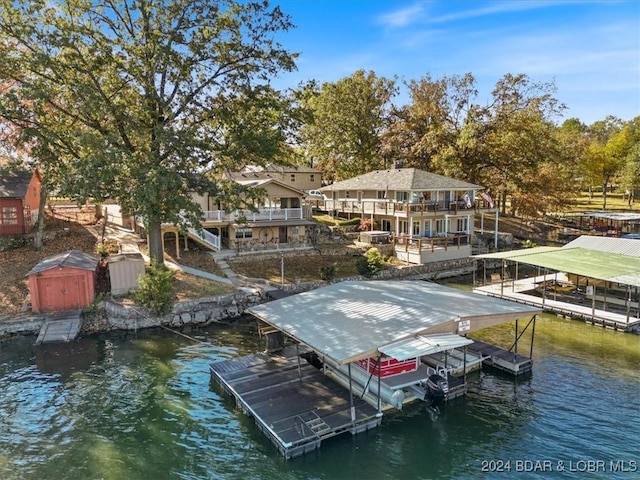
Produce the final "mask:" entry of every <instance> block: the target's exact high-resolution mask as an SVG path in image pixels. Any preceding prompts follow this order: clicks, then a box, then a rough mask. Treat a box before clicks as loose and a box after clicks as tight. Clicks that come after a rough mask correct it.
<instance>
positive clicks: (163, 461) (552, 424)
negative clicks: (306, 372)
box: [0, 315, 640, 479]
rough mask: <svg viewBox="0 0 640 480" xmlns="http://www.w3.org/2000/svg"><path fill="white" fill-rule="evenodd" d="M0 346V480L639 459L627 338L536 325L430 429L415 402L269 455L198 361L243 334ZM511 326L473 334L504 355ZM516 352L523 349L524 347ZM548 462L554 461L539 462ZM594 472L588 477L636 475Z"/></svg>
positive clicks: (445, 471) (23, 341)
mask: <svg viewBox="0 0 640 480" xmlns="http://www.w3.org/2000/svg"><path fill="white" fill-rule="evenodd" d="M190 335H193V337H194V338H195V340H197V341H190V340H188V339H186V338H184V337H182V336H177V335H174V334H171V333H169V332H166V331H141V332H138V333H137V334H135V335H134V334H127V335H122V334H120V335H102V336H99V337H95V338H87V339H83V340H81V341H79V342H77V343H74V344H70V345H68V346H67V347H72V348H71V349H65V348H63V346H54V347H51V346H48V347H46V348H42V347H35V346H33V345H32V343H33V340H34V339H33V338H29V337H27V338H19V339H14V340H11V341H7V342H3V343H0V392H1V393H0V478H6V479H18V478H21V479H42V478H56V479H59V478H68V479H84V478H87V479H89V478H104V479H123V478H126V479H129V478H135V479H146V478H149V479H158V478H176V479H181V478H189V479H193V478H202V479H205V478H206V479H265V478H279V479H280V478H282V479H341V478H345V479H354V478H371V479H427V478H443V479H466V478H478V477H481V476H485V477H486V478H513V477H514V476H515V477H516V478H532V479H533V478H584V476H582V477H581V476H578V477H576V476H575V475H576V474H575V473H574V474H571V475H570V474H567V473H566V472H564V473H561V472H557V471H553V472H545V473H544V474H543V475H541V474H540V473H533V472H519V473H518V475H515V473H516V472H514V471H511V472H507V473H504V474H498V473H496V472H492V473H491V474H489V473H483V472H482V466H483V461H485V462H486V461H490V460H511V461H516V460H530V461H543V460H549V461H553V462H558V461H565V460H566V461H569V460H580V459H583V460H585V459H586V460H604V461H607V462H609V461H610V460H627V461H629V460H638V452H637V442H634V441H631V440H630V439H636V440H637V439H638V438H640V418H639V417H640V416H639V415H638V406H637V394H638V391H639V390H640V389H639V387H640V379H639V376H638V374H637V372H638V368H639V367H640V337H638V336H634V335H629V334H621V333H618V332H613V331H610V330H603V329H600V328H595V327H591V326H587V325H584V324H582V323H580V322H575V321H568V320H563V319H559V318H556V317H553V316H546V315H545V316H542V318H541V319H540V320H539V321H538V322H537V325H536V331H535V337H536V340H535V349H534V371H533V373H532V375H530V376H528V377H526V378H523V379H517V380H514V379H513V378H511V377H509V376H506V375H504V374H500V373H492V372H487V371H484V372H476V373H473V374H471V375H470V376H469V390H468V394H467V396H466V397H464V398H461V399H456V400H454V401H452V402H450V403H448V404H447V405H445V406H444V407H443V408H442V414H441V415H440V416H439V417H438V418H437V419H435V420H433V419H432V418H431V417H430V416H429V415H428V414H427V412H426V411H425V408H424V406H423V405H421V404H416V405H412V406H409V407H408V408H406V409H405V410H404V411H403V412H401V413H395V414H389V415H385V418H384V419H383V423H382V425H381V427H380V428H379V429H378V430H377V431H374V432H369V433H365V434H362V435H357V436H350V435H344V436H340V437H336V438H334V439H331V440H328V441H325V442H324V443H323V446H322V448H321V449H320V450H318V451H316V452H314V453H312V454H310V455H307V456H305V457H302V458H299V459H295V460H293V461H289V462H287V461H284V460H283V459H282V458H281V457H280V456H279V454H278V453H277V452H276V451H275V449H274V448H273V447H272V446H271V445H270V444H269V442H268V441H267V440H266V438H265V437H264V436H263V435H262V434H261V433H260V432H258V431H257V429H256V427H255V426H254V424H253V420H252V419H250V418H248V417H247V416H246V415H244V414H242V413H240V412H239V411H237V410H236V408H235V403H234V401H233V400H232V399H230V398H229V397H227V396H225V395H222V394H221V392H219V391H218V390H217V387H215V386H214V385H213V384H212V382H211V381H210V375H209V369H208V366H209V363H210V362H212V361H215V360H219V359H224V358H229V357H232V356H235V355H241V354H245V353H249V352H252V351H256V350H258V349H260V348H261V346H260V345H259V340H258V338H257V336H256V335H255V333H254V331H253V329H252V328H247V327H243V326H218V327H211V328H209V329H206V330H201V331H195V332H191V333H190ZM513 336H514V333H513V327H510V328H508V327H503V326H501V327H496V328H493V329H491V330H489V331H486V332H483V338H484V339H486V340H488V341H492V342H494V343H498V344H501V345H504V346H509V345H510V344H511V343H512V342H513ZM524 344H525V345H528V344H527V342H526V341H525V342H524ZM554 465H555V463H554ZM639 477H640V474H638V473H637V472H636V473H613V472H611V471H607V472H606V475H605V474H603V472H596V473H594V474H593V475H591V476H590V477H589V478H639Z"/></svg>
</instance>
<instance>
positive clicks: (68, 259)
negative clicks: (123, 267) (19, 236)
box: [27, 250, 100, 276]
mask: <svg viewBox="0 0 640 480" xmlns="http://www.w3.org/2000/svg"><path fill="white" fill-rule="evenodd" d="M99 261H100V258H99V257H98V256H96V255H91V254H89V253H85V252H81V251H80V250H69V251H68V252H64V253H59V254H58V255H53V256H51V257H47V258H45V259H44V260H42V261H41V262H40V263H38V264H37V265H36V266H35V267H33V268H32V269H31V270H30V271H29V273H27V276H29V275H33V274H35V273H39V272H44V271H46V270H51V269H52V268H62V267H70V268H78V269H80V270H90V271H93V270H95V269H96V267H97V266H98V262H99Z"/></svg>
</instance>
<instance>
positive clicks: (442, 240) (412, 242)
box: [393, 233, 471, 252]
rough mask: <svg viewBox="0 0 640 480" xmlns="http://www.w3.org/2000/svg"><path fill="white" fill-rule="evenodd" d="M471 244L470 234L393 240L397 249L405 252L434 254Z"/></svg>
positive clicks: (399, 237)
mask: <svg viewBox="0 0 640 480" xmlns="http://www.w3.org/2000/svg"><path fill="white" fill-rule="evenodd" d="M470 243H471V235H470V234H468V233H449V234H447V235H446V236H441V237H408V236H398V237H394V238H393V246H394V248H395V249H398V248H401V249H403V250H405V251H408V250H418V251H420V252H422V251H429V250H430V251H431V252H434V251H435V250H437V249H444V250H447V249H448V248H460V247H461V246H463V245H469V244H470Z"/></svg>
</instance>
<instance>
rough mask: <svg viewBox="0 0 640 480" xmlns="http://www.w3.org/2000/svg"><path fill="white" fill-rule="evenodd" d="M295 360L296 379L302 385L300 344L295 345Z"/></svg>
mask: <svg viewBox="0 0 640 480" xmlns="http://www.w3.org/2000/svg"><path fill="white" fill-rule="evenodd" d="M296 358H297V359H298V379H299V380H300V383H302V367H301V366H300V344H299V343H296Z"/></svg>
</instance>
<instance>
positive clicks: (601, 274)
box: [476, 236, 640, 286]
mask: <svg viewBox="0 0 640 480" xmlns="http://www.w3.org/2000/svg"><path fill="white" fill-rule="evenodd" d="M583 237H586V238H583ZM583 237H579V238H578V239H576V240H574V241H573V242H571V243H569V244H567V245H565V246H564V247H536V248H530V249H524V250H516V251H511V252H498V253H489V254H484V255H478V256H477V257H476V258H498V259H505V260H511V261H514V262H520V263H526V264H528V265H535V266H537V267H542V268H548V269H550V270H555V271H558V272H566V273H574V274H576V275H581V276H584V277H589V278H595V279H597V280H607V281H610V282H616V283H621V284H625V285H634V286H640V248H639V247H640V245H638V244H639V243H640V242H638V240H631V239H620V238H609V240H603V237H590V238H589V237H588V236H583Z"/></svg>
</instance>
